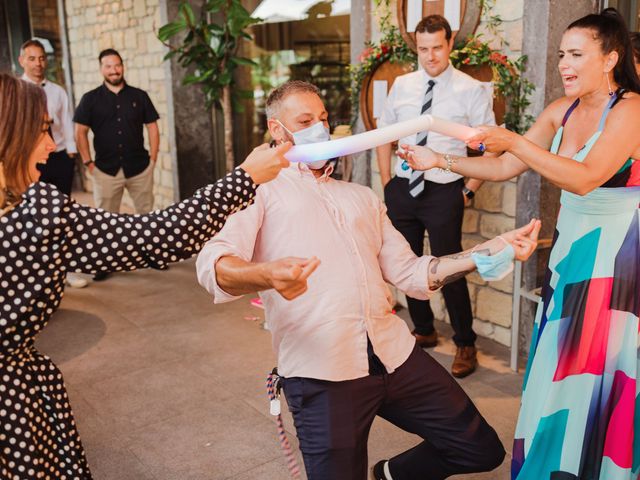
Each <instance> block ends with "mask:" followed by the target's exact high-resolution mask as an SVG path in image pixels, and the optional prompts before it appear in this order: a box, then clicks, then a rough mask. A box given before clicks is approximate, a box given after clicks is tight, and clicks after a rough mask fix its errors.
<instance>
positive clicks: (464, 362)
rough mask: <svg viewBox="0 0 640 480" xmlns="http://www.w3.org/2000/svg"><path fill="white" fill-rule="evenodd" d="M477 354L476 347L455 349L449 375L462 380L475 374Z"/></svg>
mask: <svg viewBox="0 0 640 480" xmlns="http://www.w3.org/2000/svg"><path fill="white" fill-rule="evenodd" d="M477 354H478V351H477V350H476V347H457V348H456V358H454V360H453V365H451V375H453V376H454V377H457V378H462V377H466V376H467V375H471V374H472V373H473V372H475V370H476V367H477V366H478V356H477Z"/></svg>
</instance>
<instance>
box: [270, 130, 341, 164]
mask: <svg viewBox="0 0 640 480" xmlns="http://www.w3.org/2000/svg"><path fill="white" fill-rule="evenodd" d="M276 122H278V123H279V124H280V125H281V126H282V128H284V129H285V130H286V131H287V133H289V135H291V136H292V137H293V143H294V144H295V145H305V144H308V143H319V142H326V141H328V140H331V135H330V134H329V129H328V128H327V127H325V126H324V123H322V122H317V123H314V124H313V125H311V126H310V127H307V128H303V129H302V130H298V131H297V132H292V131H291V130H289V129H288V128H287V127H285V126H284V125H283V124H282V122H281V121H280V120H276ZM328 161H329V159H327V160H317V161H315V162H310V163H307V165H308V166H309V168H312V169H314V170H318V169H320V168H322V167H324V166H325V165H326V164H327V162H328Z"/></svg>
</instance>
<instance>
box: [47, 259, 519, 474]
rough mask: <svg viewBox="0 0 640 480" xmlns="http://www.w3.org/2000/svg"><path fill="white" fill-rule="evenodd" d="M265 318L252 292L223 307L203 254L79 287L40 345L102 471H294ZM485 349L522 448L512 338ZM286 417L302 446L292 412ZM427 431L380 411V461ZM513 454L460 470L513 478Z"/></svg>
mask: <svg viewBox="0 0 640 480" xmlns="http://www.w3.org/2000/svg"><path fill="white" fill-rule="evenodd" d="M401 313H402V314H403V315H405V316H406V312H401ZM256 317H257V318H256ZM262 317H263V312H262V311H261V310H259V309H257V308H255V307H252V306H251V305H250V304H249V298H248V297H247V298H245V299H243V300H240V301H238V302H235V303H231V304H227V305H222V306H221V305H217V306H214V305H213V304H212V302H211V300H210V298H209V297H208V295H207V293H206V292H205V291H204V290H203V289H202V288H200V287H199V286H198V285H197V282H196V280H195V273H194V265H193V261H189V262H185V263H183V264H180V265H175V266H172V267H171V269H170V270H169V271H167V272H158V271H141V272H133V273H124V274H117V275H114V276H112V277H110V278H109V279H107V280H106V281H104V282H100V283H92V284H91V285H90V286H89V287H88V288H85V289H81V290H75V289H69V288H68V289H67V291H66V296H65V298H64V300H63V302H62V305H61V309H60V311H59V312H57V313H56V315H55V316H54V317H53V319H52V321H51V323H50V325H49V327H48V328H47V329H46V330H45V331H44V332H43V333H42V334H41V336H40V338H39V340H38V347H39V348H40V349H41V350H42V351H43V352H45V353H47V354H49V355H50V356H51V357H52V358H53V359H54V360H55V361H56V362H57V363H58V365H59V366H60V367H61V369H62V371H63V373H64V374H65V378H66V383H67V386H68V389H69V394H70V397H71V403H72V406H73V408H74V411H75V414H76V419H77V423H78V427H79V430H80V434H81V436H82V438H83V441H84V444H85V447H86V450H87V454H88V457H89V461H90V464H91V467H92V470H93V472H94V476H95V478H96V479H97V480H102V479H104V480H110V479H113V480H146V479H149V480H151V479H155V480H191V479H194V480H195V479H198V480H208V479H211V480H214V479H216V480H217V479H233V480H255V479H260V480H272V479H273V480H275V479H278V480H283V479H286V478H288V474H287V470H286V466H285V462H284V459H283V457H282V454H281V452H280V449H279V445H278V442H277V437H276V430H275V423H274V422H273V419H272V417H270V416H269V413H268V405H267V400H266V394H265V385H264V382H265V376H266V373H267V372H268V371H269V370H270V369H271V368H272V367H273V365H274V355H273V353H272V350H271V341H270V334H269V332H268V331H265V330H264V329H262V328H261V319H262ZM440 328H441V330H442V331H444V332H445V336H447V335H449V333H450V332H448V331H447V327H446V326H440ZM480 348H481V350H482V354H481V357H480V361H481V364H482V368H480V369H479V371H478V372H477V373H476V374H474V375H472V376H471V377H469V378H466V379H463V380H462V381H461V384H462V386H463V387H464V389H465V390H466V391H467V392H468V393H469V395H471V397H472V398H473V399H474V401H475V402H476V404H477V405H478V407H479V409H480V410H481V411H482V412H483V413H484V414H485V416H486V417H487V418H488V420H489V421H490V423H491V424H492V425H494V427H495V428H496V430H497V431H498V433H499V434H500V437H501V438H502V440H503V442H504V444H505V446H506V448H507V450H508V451H509V452H510V449H511V438H512V435H513V429H514V425H515V420H516V415H517V409H518V402H519V390H520V384H521V382H522V376H521V375H516V374H513V373H512V372H511V371H510V370H509V368H508V365H507V362H508V351H507V349H505V348H504V347H501V346H499V345H497V344H495V343H493V342H490V341H480ZM453 351H454V348H453V345H452V344H451V343H450V342H449V341H446V342H443V343H441V344H440V345H439V346H438V347H437V348H436V349H435V350H433V351H432V352H431V353H432V354H433V355H434V356H435V357H436V358H437V360H438V361H440V362H441V363H442V364H443V365H445V367H447V368H449V366H450V364H451V361H452V353H453ZM285 422H286V426H287V429H288V431H289V432H290V435H289V437H290V439H291V441H292V443H293V444H294V446H295V445H297V444H296V440H295V434H294V433H293V428H292V422H291V419H290V418H289V416H288V414H287V416H286V418H285ZM416 442H417V437H414V436H413V435H410V434H407V433H404V432H402V431H401V430H399V429H397V428H396V427H394V426H392V425H391V424H389V423H387V422H385V421H383V420H379V419H377V420H376V422H375V423H374V425H373V429H372V432H371V438H370V442H369V458H370V461H371V463H375V461H377V460H378V459H380V458H388V457H389V456H392V455H394V454H396V453H398V452H401V451H403V450H405V449H407V448H409V447H410V446H412V445H414V444H415V443H416ZM510 460H511V456H510V454H509V455H508V456H507V458H506V459H505V462H504V464H503V465H502V466H501V467H500V468H499V469H498V470H496V471H494V472H491V473H488V474H482V475H467V476H461V477H456V478H459V479H461V478H464V479H476V480H480V479H483V480H488V479H499V480H502V479H507V478H509V474H508V465H509V462H510Z"/></svg>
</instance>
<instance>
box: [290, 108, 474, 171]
mask: <svg viewBox="0 0 640 480" xmlns="http://www.w3.org/2000/svg"><path fill="white" fill-rule="evenodd" d="M424 131H429V132H435V133H439V134H442V135H446V136H448V137H453V138H457V139H459V140H462V141H467V140H468V139H469V138H471V137H473V136H474V135H476V134H477V133H478V132H479V131H478V130H477V129H475V128H471V127H467V126H465V125H460V124H459V123H455V122H450V121H448V120H443V119H442V118H438V117H433V116H431V115H421V116H420V117H418V118H414V119H412V120H405V121H404V122H398V123H396V124H393V125H389V126H387V127H382V128H377V129H375V130H370V131H368V132H364V133H359V134H357V135H352V136H350V137H345V138H339V139H337V140H330V141H327V142H319V143H309V144H306V145H294V146H293V147H291V149H290V150H289V151H288V152H287V153H286V154H285V157H286V159H287V160H289V161H290V162H302V163H309V162H316V161H318V160H326V159H330V158H336V157H341V156H343V155H351V154H353V153H357V152H362V151H364V150H369V149H370V148H375V147H378V146H380V145H384V144H386V143H391V142H395V141H396V140H398V139H400V138H402V137H408V136H409V135H413V134H415V133H418V132H424ZM481 146H482V145H481ZM481 150H482V149H481Z"/></svg>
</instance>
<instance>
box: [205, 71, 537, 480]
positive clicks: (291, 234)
mask: <svg viewBox="0 0 640 480" xmlns="http://www.w3.org/2000/svg"><path fill="white" fill-rule="evenodd" d="M267 117H268V126H269V131H270V132H271V135H272V137H273V138H274V139H275V141H276V142H277V143H280V142H284V141H287V140H290V141H291V140H292V141H293V142H294V143H298V144H300V143H313V142H317V141H323V140H327V139H328V135H329V133H328V132H329V130H328V122H327V117H328V114H327V112H326V110H325V108H324V104H323V102H322V100H321V98H320V96H319V91H318V89H317V88H316V87H315V86H313V85H311V84H309V83H306V82H300V81H292V82H288V83H286V84H284V85H283V86H281V87H279V88H277V89H276V90H274V91H273V92H272V93H271V94H270V95H269V98H268V99H267ZM331 170H332V166H331V165H330V164H325V162H318V163H315V164H310V165H309V166H307V165H305V164H293V165H292V166H291V167H290V168H288V169H283V171H282V172H281V174H280V176H279V177H278V178H277V179H276V180H274V181H273V182H271V183H269V184H267V185H264V186H262V187H261V188H260V190H259V191H258V194H257V196H256V199H255V203H254V205H252V206H251V207H249V208H247V209H246V210H244V211H243V212H240V213H238V214H236V215H234V216H232V217H231V218H230V219H229V220H228V221H227V224H226V225H225V227H224V228H223V229H222V231H221V232H220V233H219V234H218V236H216V237H215V238H214V239H212V240H211V241H209V242H208V243H207V244H206V245H205V247H204V248H203V250H202V252H201V253H200V255H199V256H198V261H197V272H198V280H199V282H200V284H201V285H202V286H203V287H205V288H206V289H207V290H208V291H209V292H210V293H211V294H212V295H213V297H214V301H215V302H216V303H222V302H228V301H231V300H234V299H236V298H239V297H240V296H241V295H243V294H246V293H250V292H255V291H260V292H261V297H262V300H263V303H264V307H265V312H266V317H267V321H268V324H269V328H270V330H271V332H272V334H273V345H274V348H275V350H276V352H277V354H278V370H279V374H280V376H281V377H282V379H281V380H282V386H283V390H284V393H285V396H286V399H287V403H288V405H289V410H290V411H291V413H292V415H293V418H294V422H295V426H296V430H297V434H298V439H299V441H300V449H301V451H302V454H303V458H304V463H305V468H306V472H307V477H308V479H309V480H320V479H322V480H364V479H366V477H367V438H368V434H369V429H370V427H371V424H372V422H373V419H374V418H375V416H376V415H380V416H381V417H383V418H385V419H387V420H388V421H390V422H392V423H394V424H395V425H397V426H399V427H400V428H402V429H404V430H406V431H409V432H412V433H415V434H417V435H419V436H421V437H422V438H423V439H424V441H423V442H422V443H420V444H419V445H417V446H416V447H414V448H412V449H411V450H408V451H406V452H404V453H402V454H400V455H398V456H396V457H394V458H392V459H391V460H389V461H386V460H383V461H381V462H379V463H378V464H377V465H376V466H375V467H374V475H375V478H376V479H382V480H385V479H387V480H388V479H394V480H413V479H416V480H418V479H420V480H422V479H426V478H429V479H442V478H446V477H448V476H450V475H455V474H460V473H469V472H479V471H488V470H492V469H494V468H495V467H497V466H498V465H500V464H501V463H502V460H503V458H504V449H503V447H502V444H501V443H500V440H499V439H498V436H497V435H496V433H495V431H494V430H493V428H491V426H489V424H488V423H487V422H486V421H485V420H484V418H482V416H481V415H480V413H479V412H478V411H477V409H476V407H475V406H474V404H473V403H472V402H471V400H470V399H469V397H468V396H467V395H466V394H465V393H464V391H463V390H462V389H461V388H460V386H459V385H458V384H457V383H456V382H455V381H454V380H453V378H452V377H451V376H450V375H449V374H448V373H447V371H446V370H445V369H444V368H442V367H441V366H440V365H439V364H438V363H437V362H436V361H435V360H434V359H433V358H432V357H431V356H430V355H429V354H427V353H426V352H424V351H423V350H422V349H420V348H419V347H417V346H416V341H415V338H414V337H413V335H412V334H411V332H410V330H409V328H408V327H407V325H406V324H405V322H404V321H403V320H401V319H400V318H399V317H397V316H395V315H394V314H393V313H392V305H391V303H390V299H391V296H390V294H389V290H388V288H387V284H386V282H389V283H391V284H393V285H395V286H396V287H397V288H399V289H400V290H402V291H403V292H405V293H406V294H408V295H411V296H412V297H414V298H422V299H427V298H429V296H430V295H431V294H432V292H434V291H436V290H437V289H438V288H440V287H441V286H442V285H444V284H446V283H448V282H451V281H455V280H456V279H459V278H461V277H462V276H464V275H466V274H467V273H469V272H471V271H473V270H475V264H474V261H473V260H472V259H471V252H463V253H461V254H457V255H452V256H449V257H442V258H434V257H430V256H423V257H417V256H416V255H415V254H414V253H413V252H412V250H411V248H410V247H409V244H408V243H407V241H406V240H405V239H404V237H403V236H402V235H401V234H400V233H399V232H398V231H397V230H396V229H395V228H393V226H392V225H391V222H390V221H389V218H388V217H387V214H386V208H385V206H384V204H383V203H382V202H381V201H380V200H379V199H378V198H377V197H376V195H375V194H374V193H373V192H372V191H371V190H370V189H369V188H366V187H363V186H361V185H357V184H353V183H347V182H342V181H337V180H334V179H332V178H330V176H329V175H330V173H331ZM538 230H539V222H532V223H531V224H529V225H528V226H527V227H523V228H521V229H519V230H516V231H512V232H507V233H506V234H504V235H503V238H504V239H506V242H509V243H511V244H512V246H513V247H514V249H515V251H516V258H518V259H521V260H524V259H526V258H528V257H529V256H530V254H531V253H532V252H533V249H534V248H535V244H536V239H537V234H538ZM506 242H505V241H504V240H501V239H493V240H490V241H488V242H485V243H484V244H482V245H479V246H478V247H476V252H482V253H483V254H485V255H492V254H495V253H497V252H499V251H501V250H503V249H504V248H505V244H506Z"/></svg>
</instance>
